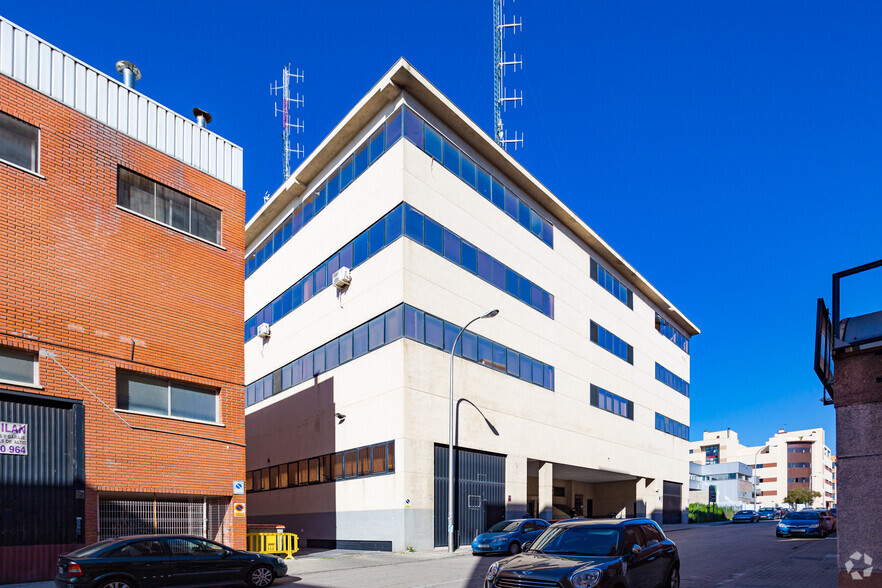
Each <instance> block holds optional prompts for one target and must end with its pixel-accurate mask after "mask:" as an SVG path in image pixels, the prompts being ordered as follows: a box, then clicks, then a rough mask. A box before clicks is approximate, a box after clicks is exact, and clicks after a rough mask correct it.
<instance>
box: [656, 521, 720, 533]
mask: <svg viewBox="0 0 882 588" xmlns="http://www.w3.org/2000/svg"><path fill="white" fill-rule="evenodd" d="M731 524H732V521H714V522H713V523H687V524H685V525H662V526H661V528H662V531H664V532H665V534H668V533H671V532H673V531H685V530H688V529H700V528H702V527H716V526H719V525H731Z"/></svg>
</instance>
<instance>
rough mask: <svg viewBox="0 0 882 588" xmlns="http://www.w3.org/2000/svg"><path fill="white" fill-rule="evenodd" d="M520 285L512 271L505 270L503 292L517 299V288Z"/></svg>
mask: <svg viewBox="0 0 882 588" xmlns="http://www.w3.org/2000/svg"><path fill="white" fill-rule="evenodd" d="M519 284H520V279H519V278H518V275H517V274H516V273H515V271H514V270H512V269H509V268H505V291H506V292H508V293H509V294H511V295H512V296H514V297H515V298H517V297H518V287H519Z"/></svg>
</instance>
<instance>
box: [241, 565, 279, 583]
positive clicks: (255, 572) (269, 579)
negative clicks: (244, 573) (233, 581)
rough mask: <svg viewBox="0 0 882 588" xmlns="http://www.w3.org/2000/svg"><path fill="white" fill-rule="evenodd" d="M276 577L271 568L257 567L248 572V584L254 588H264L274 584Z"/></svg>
mask: <svg viewBox="0 0 882 588" xmlns="http://www.w3.org/2000/svg"><path fill="white" fill-rule="evenodd" d="M273 580H275V577H274V576H273V571H272V569H271V568H270V567H269V566H257V567H255V568H252V569H251V571H250V572H248V578H247V580H246V582H247V584H248V585H249V586H251V587H252V588H263V587H264V586H269V585H270V584H272V583H273Z"/></svg>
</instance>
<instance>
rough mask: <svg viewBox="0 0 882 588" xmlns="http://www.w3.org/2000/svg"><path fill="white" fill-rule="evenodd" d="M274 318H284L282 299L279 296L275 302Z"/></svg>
mask: <svg viewBox="0 0 882 588" xmlns="http://www.w3.org/2000/svg"><path fill="white" fill-rule="evenodd" d="M273 316H274V317H276V320H279V319H280V318H282V297H281V296H279V297H278V298H276V299H275V300H273Z"/></svg>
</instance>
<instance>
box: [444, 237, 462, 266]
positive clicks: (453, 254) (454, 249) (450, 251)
mask: <svg viewBox="0 0 882 588" xmlns="http://www.w3.org/2000/svg"><path fill="white" fill-rule="evenodd" d="M459 249H460V240H459V237H457V236H456V235H455V234H454V233H451V232H450V231H448V230H447V229H444V257H446V258H447V259H449V260H450V261H452V262H453V263H455V264H456V265H459V261H460V250H459Z"/></svg>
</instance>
